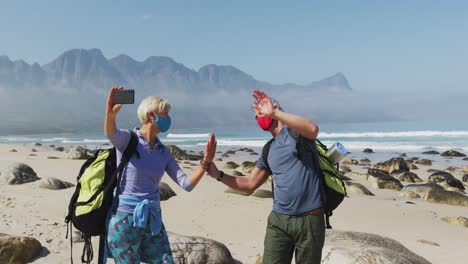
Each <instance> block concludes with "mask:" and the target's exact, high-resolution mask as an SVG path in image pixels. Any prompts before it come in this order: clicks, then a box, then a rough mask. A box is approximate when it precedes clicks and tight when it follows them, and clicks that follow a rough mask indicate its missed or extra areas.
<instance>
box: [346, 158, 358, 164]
mask: <svg viewBox="0 0 468 264" xmlns="http://www.w3.org/2000/svg"><path fill="white" fill-rule="evenodd" d="M342 163H343V164H347V165H358V164H359V161H357V160H355V159H345V160H344V161H343V162H342Z"/></svg>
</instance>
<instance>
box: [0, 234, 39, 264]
mask: <svg viewBox="0 0 468 264" xmlns="http://www.w3.org/2000/svg"><path fill="white" fill-rule="evenodd" d="M41 251H42V245H41V243H40V242H39V241H37V240H36V239H35V238H32V237H14V236H8V235H6V236H0V263H14V264H20V263H21V264H22V263H29V262H31V261H32V260H33V259H35V258H36V257H38V256H39V254H40V253H41Z"/></svg>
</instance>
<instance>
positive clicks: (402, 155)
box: [400, 153, 408, 158]
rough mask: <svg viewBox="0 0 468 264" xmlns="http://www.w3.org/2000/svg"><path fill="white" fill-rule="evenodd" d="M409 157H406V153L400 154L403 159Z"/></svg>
mask: <svg viewBox="0 0 468 264" xmlns="http://www.w3.org/2000/svg"><path fill="white" fill-rule="evenodd" d="M407 156H408V155H406V153H401V154H400V157H402V158H406V157H407Z"/></svg>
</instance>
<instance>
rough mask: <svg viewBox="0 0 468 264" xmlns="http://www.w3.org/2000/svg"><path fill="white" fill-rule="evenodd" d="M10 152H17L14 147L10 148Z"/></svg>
mask: <svg viewBox="0 0 468 264" xmlns="http://www.w3.org/2000/svg"><path fill="white" fill-rule="evenodd" d="M10 152H18V151H17V150H16V149H12V150H10Z"/></svg>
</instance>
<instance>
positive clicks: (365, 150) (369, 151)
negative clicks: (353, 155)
mask: <svg viewBox="0 0 468 264" xmlns="http://www.w3.org/2000/svg"><path fill="white" fill-rule="evenodd" d="M362 152H364V153H374V151H373V150H372V149H370V148H366V149H364V150H363V151H362Z"/></svg>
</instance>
